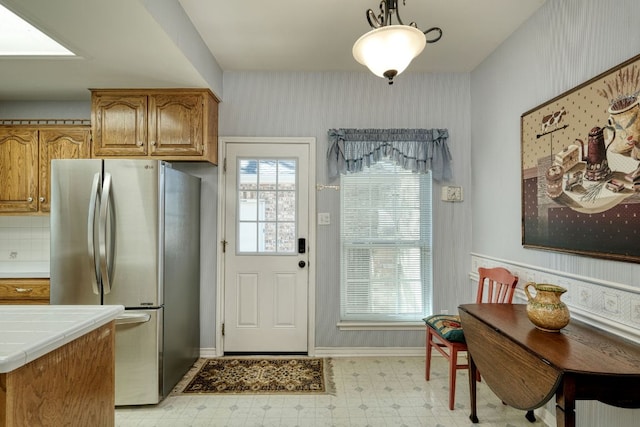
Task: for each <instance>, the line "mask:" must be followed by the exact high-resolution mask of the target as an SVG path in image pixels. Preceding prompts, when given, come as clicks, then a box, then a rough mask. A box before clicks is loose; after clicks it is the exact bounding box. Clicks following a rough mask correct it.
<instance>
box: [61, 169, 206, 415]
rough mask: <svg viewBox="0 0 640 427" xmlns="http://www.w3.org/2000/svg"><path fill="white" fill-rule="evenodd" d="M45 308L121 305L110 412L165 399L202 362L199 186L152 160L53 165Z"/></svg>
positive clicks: (177, 172)
mask: <svg viewBox="0 0 640 427" xmlns="http://www.w3.org/2000/svg"><path fill="white" fill-rule="evenodd" d="M50 221H51V255H50V258H51V303H52V304H84V305H91V304H121V305H124V306H125V308H126V310H125V312H124V314H123V315H122V316H121V317H120V318H118V319H116V379H115V381H116V405H119V406H121V405H143V404H155V403H158V402H159V401H161V400H162V398H163V397H165V396H166V395H167V394H168V393H169V392H170V391H171V389H172V388H173V387H174V386H175V384H176V383H177V382H178V381H179V380H180V379H181V378H182V376H183V375H184V374H185V373H186V372H187V370H188V369H189V368H190V367H191V366H192V365H193V363H194V361H195V360H196V359H197V358H198V356H199V350H200V330H199V295H200V255H199V254H200V179H199V178H196V177H193V176H191V175H188V174H185V173H183V172H180V171H178V170H175V169H172V168H171V165H170V164H168V163H165V162H161V161H156V160H109V159H105V160H101V159H88V160H53V161H52V165H51V215H50Z"/></svg>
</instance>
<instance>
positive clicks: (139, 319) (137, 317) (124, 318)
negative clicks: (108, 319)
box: [116, 313, 151, 325]
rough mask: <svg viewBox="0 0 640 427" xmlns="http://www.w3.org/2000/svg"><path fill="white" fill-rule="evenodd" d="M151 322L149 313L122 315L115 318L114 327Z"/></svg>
mask: <svg viewBox="0 0 640 427" xmlns="http://www.w3.org/2000/svg"><path fill="white" fill-rule="evenodd" d="M149 320H151V315H150V314H149V313H124V314H121V315H120V316H118V317H116V325H130V324H132V323H146V322H148V321H149Z"/></svg>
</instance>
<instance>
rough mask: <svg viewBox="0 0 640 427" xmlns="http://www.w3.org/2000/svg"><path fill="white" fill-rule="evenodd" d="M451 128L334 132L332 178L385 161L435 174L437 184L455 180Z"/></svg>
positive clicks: (331, 136) (330, 153)
mask: <svg viewBox="0 0 640 427" xmlns="http://www.w3.org/2000/svg"><path fill="white" fill-rule="evenodd" d="M448 139H449V131H448V130H447V129H330V130H329V151H328V153H327V160H328V165H329V178H330V179H334V178H336V177H338V175H339V174H346V173H351V172H360V171H362V168H363V167H364V166H367V167H368V166H371V165H372V164H375V163H376V162H377V161H379V160H380V159H382V158H385V157H389V158H390V159H391V160H392V161H393V162H395V163H396V164H397V165H399V166H401V167H402V168H404V169H407V170H411V171H412V172H416V173H426V172H427V171H429V170H430V171H431V173H432V176H433V179H434V180H436V181H449V180H451V153H450V152H449V146H448V144H447V140H448Z"/></svg>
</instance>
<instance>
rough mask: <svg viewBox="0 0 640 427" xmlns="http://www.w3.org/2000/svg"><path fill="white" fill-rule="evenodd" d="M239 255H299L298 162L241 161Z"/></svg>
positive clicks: (292, 160)
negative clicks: (297, 211)
mask: <svg viewBox="0 0 640 427" xmlns="http://www.w3.org/2000/svg"><path fill="white" fill-rule="evenodd" d="M238 163H239V167H238V171H239V172H238V173H239V176H238V183H239V184H238V253H243V254H246V253H269V254H270V255H273V254H274V253H278V254H295V253H296V251H295V250H296V245H295V243H296V221H295V220H296V169H297V160H296V159H238Z"/></svg>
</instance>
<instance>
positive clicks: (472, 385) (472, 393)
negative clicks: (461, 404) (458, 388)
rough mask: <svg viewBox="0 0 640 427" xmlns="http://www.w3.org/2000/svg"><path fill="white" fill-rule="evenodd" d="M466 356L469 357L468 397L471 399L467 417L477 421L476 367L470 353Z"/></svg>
mask: <svg viewBox="0 0 640 427" xmlns="http://www.w3.org/2000/svg"><path fill="white" fill-rule="evenodd" d="M467 357H468V358H469V397H470V400H471V415H469V419H470V420H471V422H472V423H477V422H478V411H477V407H476V380H477V377H478V368H477V367H476V364H475V363H474V362H473V358H472V357H471V354H468V355H467Z"/></svg>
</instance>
